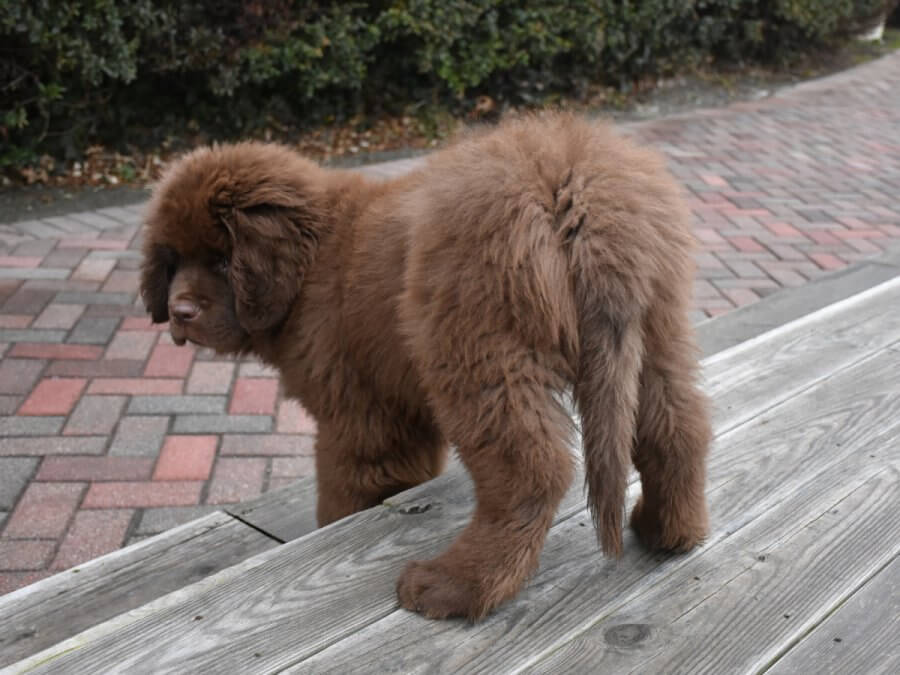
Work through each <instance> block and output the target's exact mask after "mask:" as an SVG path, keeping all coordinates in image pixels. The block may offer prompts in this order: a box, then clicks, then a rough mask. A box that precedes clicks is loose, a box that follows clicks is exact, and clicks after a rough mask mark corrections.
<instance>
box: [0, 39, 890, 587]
mask: <svg viewBox="0 0 900 675" xmlns="http://www.w3.org/2000/svg"><path fill="white" fill-rule="evenodd" d="M623 131H624V133H627V134H630V135H634V136H637V137H639V138H640V139H642V140H644V141H647V142H649V143H650V144H652V145H654V146H656V147H657V148H659V149H660V150H662V152H663V153H665V154H666V155H667V156H668V159H669V166H670V168H671V170H672V171H673V173H675V175H676V176H677V178H678V179H679V180H680V181H681V182H682V183H683V185H684V186H685V192H686V195H687V198H688V201H689V205H690V207H691V209H692V211H693V214H694V224H695V231H696V234H697V239H698V241H699V242H700V249H699V251H698V253H697V266H698V279H697V284H696V287H695V289H694V301H695V310H694V315H695V318H697V319H700V318H703V317H708V316H716V315H718V314H722V313H724V312H728V311H730V310H731V309H733V308H734V307H738V306H741V305H744V304H748V303H751V302H755V301H756V300H758V299H759V298H761V297H764V296H765V295H767V294H769V293H771V292H773V291H774V290H777V289H778V288H782V287H789V286H798V285H801V284H803V283H806V282H807V281H808V280H810V279H812V278H814V277H817V276H819V275H821V274H823V273H825V272H827V271H830V270H835V269H840V268H842V267H845V266H846V265H848V264H851V263H853V262H855V261H857V260H861V259H863V258H865V257H867V256H870V255H872V254H874V253H876V252H878V251H880V250H881V249H882V248H883V247H885V246H886V245H887V244H888V243H890V242H891V241H894V240H897V239H900V201H898V199H897V197H896V194H897V190H898V188H897V186H898V185H900V141H898V139H900V52H898V53H895V54H893V55H891V56H889V57H886V58H884V59H881V60H879V61H876V62H873V63H871V64H868V65H865V66H863V67H861V68H858V69H855V70H852V71H848V72H847V73H844V74H840V75H836V76H833V77H830V78H826V79H825V80H822V81H818V82H813V83H810V84H807V85H801V86H800V87H796V88H794V89H792V90H787V91H784V92H781V93H780V94H778V95H776V96H775V97H773V98H770V99H767V100H762V101H756V102H751V103H742V104H738V105H734V106H731V107H729V108H724V109H721V110H716V111H700V112H696V113H691V114H686V115H683V116H679V117H676V118H670V119H664V120H658V121H651V122H643V123H639V124H633V125H625V126H624V127H623ZM419 162H420V160H403V161H400V162H394V163H390V164H382V165H378V166H374V167H369V168H368V169H366V171H367V172H368V173H370V174H372V175H376V176H383V177H389V176H395V175H399V174H402V173H404V172H406V171H408V170H409V169H411V168H412V167H414V166H416V165H417V164H418V163H419ZM142 209H143V206H142V205H137V206H129V207H120V208H110V209H100V210H99V211H96V212H92V213H89V214H77V213H75V214H71V215H70V216H66V217H63V218H62V219H51V220H50V221H41V220H30V221H24V222H19V223H9V224H0V270H2V274H0V469H2V470H0V593H6V592H9V591H11V590H14V589H16V588H19V587H21V586H23V585H25V584H29V583H33V582H34V581H37V580H39V579H41V578H44V577H45V576H47V575H49V574H50V573H52V572H54V571H58V570H62V569H66V568H68V567H71V566H73V565H77V564H80V563H81V562H83V561H85V560H87V559H89V558H92V557H94V556H97V555H100V554H102V553H105V552H107V551H110V550H113V549H115V548H117V547H118V546H121V545H123V544H124V543H126V542H128V541H130V540H132V539H133V538H135V537H141V536H146V535H147V534H149V533H153V532H158V531H160V529H162V528H164V527H169V526H172V525H174V524H176V523H178V522H183V521H184V520H186V519H190V518H191V517H196V516H198V515H201V514H203V513H208V512H209V510H211V509H215V508H217V505H221V504H225V503H229V502H233V501H237V500H243V499H247V498H250V497H254V496H256V495H258V494H259V493H260V492H262V491H265V490H268V489H272V488H274V487H278V486H281V485H284V484H286V483H288V482H290V481H293V480H296V478H298V477H300V476H304V475H310V474H311V473H312V472H313V471H314V457H313V447H314V437H315V432H316V426H315V422H314V421H313V420H312V419H311V418H310V417H309V415H308V414H306V412H305V411H304V410H303V409H302V408H301V407H300V406H299V405H298V404H297V403H296V402H293V401H287V400H284V399H283V398H282V396H281V394H280V392H279V388H278V383H277V380H276V377H275V374H274V373H273V372H272V371H271V370H270V369H267V368H264V367H262V366H261V365H260V364H258V363H256V362H253V361H249V362H243V363H236V362H235V361H232V360H228V359H222V358H220V357H216V356H215V355H213V354H211V353H210V352H208V351H207V350H195V349H194V348H192V347H176V346H174V345H173V344H172V342H171V340H170V339H169V336H168V334H167V331H166V326H165V325H154V324H152V323H150V320H149V318H148V317H147V316H146V314H145V313H144V311H143V309H142V307H141V306H140V301H139V299H138V297H137V284H138V278H139V272H138V266H139V263H140V244H141V241H140V235H139V233H138V224H139V222H140V217H141V211H142ZM67 221H68V222H70V223H71V224H73V225H77V226H78V227H77V229H78V232H79V234H70V233H66V232H64V231H63V229H61V228H59V227H56V226H55V225H54V223H56V224H60V223H65V222H67ZM101 223H102V225H103V227H102V228H101V227H100V226H99V224H101ZM70 229H73V228H70Z"/></svg>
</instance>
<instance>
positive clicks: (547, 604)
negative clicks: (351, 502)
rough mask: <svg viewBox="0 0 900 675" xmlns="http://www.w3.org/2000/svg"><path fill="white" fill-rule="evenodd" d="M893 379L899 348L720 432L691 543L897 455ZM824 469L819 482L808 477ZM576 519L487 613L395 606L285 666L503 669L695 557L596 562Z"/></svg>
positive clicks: (856, 479) (848, 482)
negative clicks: (698, 529) (428, 614)
mask: <svg viewBox="0 0 900 675" xmlns="http://www.w3.org/2000/svg"><path fill="white" fill-rule="evenodd" d="M898 377H900V357H898V355H896V354H892V353H891V352H890V351H887V350H885V351H884V352H882V353H881V354H880V357H879V358H874V359H870V360H869V361H868V362H867V363H865V364H860V366H859V367H857V368H854V369H852V370H848V371H845V372H844V373H842V375H841V376H840V377H835V378H834V379H833V380H831V381H826V382H825V383H823V384H822V385H821V387H820V388H819V389H818V390H816V391H812V392H809V393H808V394H807V395H806V396H804V397H801V398H798V399H794V400H792V401H790V402H788V403H786V404H784V405H783V406H782V407H781V408H779V409H776V410H772V411H771V414H770V415H767V416H765V417H762V418H759V419H757V420H754V421H753V422H751V423H749V424H748V425H746V426H745V427H741V428H739V429H737V430H735V431H734V432H732V433H729V434H726V435H725V436H724V437H722V438H720V439H719V440H718V441H717V443H716V447H715V449H714V451H713V453H712V456H711V461H710V486H711V488H710V506H711V510H712V516H713V526H714V531H713V534H712V535H711V538H710V541H709V542H708V543H707V544H706V545H705V546H704V547H703V549H701V552H704V551H706V550H707V549H710V548H711V547H714V546H715V544H716V542H717V541H719V540H722V539H727V538H728V537H729V536H731V535H732V534H733V533H735V532H737V531H739V530H740V529H741V528H742V527H744V526H745V525H746V524H747V523H749V522H752V521H753V519H755V518H757V517H759V516H760V515H762V514H763V513H765V511H767V510H769V509H771V508H772V507H773V505H775V504H778V503H780V502H782V501H783V500H784V499H786V498H788V497H790V496H791V495H794V494H795V493H796V492H797V491H798V490H800V489H801V488H802V487H803V486H804V485H806V486H807V489H813V488H814V489H816V490H818V491H823V490H829V489H832V488H835V487H837V488H845V487H848V486H850V487H852V486H853V485H859V484H860V482H861V481H862V480H865V479H866V478H867V477H870V476H871V475H873V473H874V472H877V471H880V470H882V469H883V468H884V466H885V463H886V462H889V461H891V460H896V459H900V444H898V443H897V442H895V443H894V445H893V446H890V445H889V444H887V441H885V434H889V433H891V430H892V429H893V430H894V431H893V433H900V419H898V417H900V400H898V397H896V396H895V395H894V394H895V393H896V386H895V384H894V382H896V381H897V378H898ZM873 446H874V447H875V448H881V449H876V450H874V451H873V452H871V453H869V452H866V453H865V454H864V455H863V456H864V457H865V458H866V459H865V460H862V459H860V457H859V454H860V452H861V451H862V450H863V449H865V448H869V447H873ZM888 453H893V454H892V455H890V454H888ZM869 454H874V455H875V456H874V457H868V455H869ZM829 467H830V468H829ZM826 468H828V470H829V471H830V474H829V475H830V479H829V480H828V481H826V480H825V479H824V478H823V477H821V476H818V477H816V478H811V477H812V476H815V474H816V472H818V471H821V470H823V469H826ZM810 485H811V486H812V488H810V487H809V486H810ZM634 492H637V490H634ZM797 503H798V502H796V501H794V502H793V503H792V505H791V506H790V507H789V508H788V509H787V513H788V514H792V513H794V511H796V509H797ZM828 503H829V504H830V503H831V502H828ZM582 527H590V519H589V517H588V516H587V515H586V514H580V515H579V516H576V517H573V518H571V519H569V520H567V521H565V522H563V523H561V524H560V525H558V526H556V527H555V528H554V529H553V530H552V531H551V533H550V537H549V538H548V542H547V546H546V549H545V551H544V555H543V556H542V560H541V569H540V571H539V573H538V574H537V576H536V577H535V579H533V580H532V582H531V583H530V584H529V586H528V587H527V588H526V589H525V590H524V591H523V593H522V594H521V595H520V596H519V597H518V598H517V599H516V601H515V602H514V603H511V604H510V605H509V606H507V607H503V608H501V609H500V610H499V611H498V612H497V613H496V614H495V615H494V616H493V617H491V618H490V619H489V620H488V621H486V622H484V623H482V624H479V625H477V626H473V627H467V626H463V625H462V624H453V623H439V622H430V623H423V622H421V621H420V620H418V617H415V616H414V615H412V614H409V613H406V612H403V611H398V612H395V613H393V614H391V615H389V616H387V617H385V618H384V619H382V620H380V621H378V622H376V623H373V624H372V625H370V626H368V627H366V628H365V629H363V630H362V631H360V632H358V633H356V634H354V635H353V636H351V637H349V638H347V639H345V640H343V641H341V642H339V643H336V644H335V645H332V646H331V647H329V648H328V649H327V650H324V651H322V652H320V653H318V654H316V655H314V656H313V657H311V658H310V659H309V660H307V661H304V662H302V663H300V664H298V666H297V668H296V672H310V673H312V672H320V671H324V672H339V671H340V670H342V669H345V670H346V671H347V672H355V671H356V669H358V671H359V672H366V671H368V672H380V671H382V670H384V669H390V668H392V667H396V666H397V665H398V664H402V666H403V668H402V670H403V672H425V671H426V670H428V671H429V672H430V670H431V669H432V668H433V669H434V671H435V672H470V671H471V672H499V671H504V672H509V671H510V670H512V669H514V667H515V666H516V665H517V664H518V665H522V664H523V663H524V664H527V663H528V662H529V655H533V654H535V652H536V651H538V652H539V650H541V649H545V650H547V651H549V650H550V649H552V648H553V647H554V646H558V645H562V644H564V643H565V642H566V641H567V640H569V639H571V638H572V637H573V636H575V635H577V634H578V633H579V632H581V631H583V630H584V629H585V628H586V627H588V626H590V625H591V624H592V623H594V622H595V621H596V620H597V619H599V618H601V617H602V616H604V614H607V613H609V612H610V611H612V610H614V609H615V608H616V607H618V606H619V605H621V604H622V603H623V602H625V601H626V598H627V597H630V596H631V595H635V594H640V593H643V592H646V591H647V589H649V588H650V587H652V586H653V584H654V583H656V582H658V580H659V579H660V578H661V577H664V576H666V575H669V574H672V573H673V570H674V569H677V568H678V567H680V566H681V565H683V564H685V563H686V562H687V561H689V560H692V559H693V557H695V555H696V554H694V555H691V556H682V557H675V558H668V559H667V558H664V557H661V556H654V555H652V554H649V553H647V552H645V551H643V550H641V549H640V547H638V546H637V544H636V542H634V541H633V540H632V539H631V538H629V539H628V540H626V554H625V557H624V559H623V560H622V561H620V562H619V563H618V564H616V563H615V562H611V561H603V560H602V559H601V558H599V556H598V555H597V552H596V547H595V546H592V545H591V544H592V542H590V541H589V538H585V537H584V536H583V530H582V532H581V533H579V531H578V530H579V528H582ZM775 527H777V522H776V523H775ZM579 534H581V536H579ZM376 645H377V647H376ZM392 664H393V665H392ZM426 665H427V666H428V667H427V668H426V667H425V666H426ZM557 672H586V671H578V670H560V671H557ZM612 672H618V671H612Z"/></svg>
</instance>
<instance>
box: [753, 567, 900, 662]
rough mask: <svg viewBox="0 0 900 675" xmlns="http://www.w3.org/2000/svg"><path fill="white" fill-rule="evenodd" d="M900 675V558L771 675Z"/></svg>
mask: <svg viewBox="0 0 900 675" xmlns="http://www.w3.org/2000/svg"><path fill="white" fill-rule="evenodd" d="M801 672H807V673H821V674H822V675H844V674H845V673H867V674H868V675H880V674H881V673H883V674H884V675H894V674H895V673H900V558H894V560H893V561H891V562H890V563H889V564H888V565H887V567H885V568H884V569H883V570H881V571H879V572H878V573H877V574H876V575H875V576H874V577H873V578H872V579H869V581H868V582H867V583H866V585H865V586H863V587H862V588H861V589H859V590H858V591H857V592H856V593H855V594H854V595H852V596H851V597H849V598H848V599H847V601H846V602H844V604H843V605H841V606H840V607H839V608H838V609H837V611H835V612H834V614H832V615H831V616H829V617H828V618H827V619H825V621H823V622H822V623H821V624H819V625H818V626H816V627H815V628H814V629H813V630H812V632H811V633H809V634H808V635H806V636H805V637H804V638H803V639H802V641H801V642H800V643H799V644H798V645H796V646H794V647H793V648H792V649H791V650H790V651H789V652H787V654H785V655H784V656H783V657H781V658H779V659H778V660H777V661H776V662H775V663H774V664H773V666H772V667H771V669H769V670H767V671H766V673H769V674H770V675H795V673H801Z"/></svg>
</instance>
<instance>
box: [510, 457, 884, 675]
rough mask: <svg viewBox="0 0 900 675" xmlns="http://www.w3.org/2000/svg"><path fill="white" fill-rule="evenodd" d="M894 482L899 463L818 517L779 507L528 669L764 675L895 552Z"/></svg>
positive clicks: (836, 498)
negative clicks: (776, 517) (754, 674)
mask: <svg viewBox="0 0 900 675" xmlns="http://www.w3.org/2000/svg"><path fill="white" fill-rule="evenodd" d="M898 478H900V462H897V461H895V462H894V463H893V465H892V466H890V467H887V468H885V469H884V470H883V471H881V472H880V473H879V474H878V475H876V476H874V477H873V478H871V479H870V480H868V481H867V482H866V483H864V484H863V485H861V486H858V487H857V488H856V489H855V490H853V491H852V492H850V493H849V494H848V493H847V492H846V491H845V490H844V489H842V488H843V485H842V484H840V483H838V484H837V485H835V486H834V488H833V489H832V490H830V491H829V493H828V494H826V495H825V496H830V497H831V498H832V499H831V500H830V501H831V503H830V504H827V505H826V503H827V500H826V501H825V502H823V501H822V500H821V499H817V500H815V502H814V503H816V504H818V505H819V506H824V507H825V508H824V509H821V510H819V511H818V512H816V510H815V509H811V508H810V506H811V504H810V505H804V506H803V507H802V508H800V509H799V510H798V511H795V512H793V517H792V514H791V512H785V510H784V509H782V508H779V509H776V512H777V514H778V515H779V516H780V519H779V520H778V521H776V522H770V520H772V518H771V517H766V518H763V519H760V521H759V522H758V523H753V524H752V525H751V526H750V527H748V528H747V529H746V532H743V533H741V534H739V535H738V536H736V537H733V538H731V539H728V540H725V542H723V545H722V546H721V547H718V548H719V549H720V550H719V551H717V554H716V555H714V556H712V557H710V556H708V555H707V556H699V557H698V558H697V559H696V560H695V561H692V563H691V564H689V565H686V566H684V567H683V568H682V569H679V570H678V571H677V573H675V574H673V575H670V576H669V577H667V578H666V579H665V580H664V581H663V582H662V583H659V584H656V585H654V587H653V588H652V589H650V590H649V592H647V593H644V594H642V595H641V596H639V597H636V598H634V599H631V601H629V602H626V603H625V604H624V605H623V606H622V607H621V608H620V609H618V610H617V611H615V612H613V613H611V614H610V615H608V616H605V617H603V618H602V619H601V620H600V621H598V622H596V623H595V624H594V625H592V626H591V628H590V629H589V630H587V631H585V632H584V633H582V634H581V635H580V636H578V638H577V639H575V640H573V641H570V642H569V643H568V644H566V645H565V646H564V647H563V648H562V649H559V650H558V651H556V652H555V653H553V654H552V655H550V656H549V657H548V658H547V659H545V660H544V661H542V662H540V663H539V664H538V665H537V666H535V667H534V668H532V669H528V670H526V671H525V672H528V673H561V672H587V670H586V669H591V670H593V671H594V672H633V671H638V672H648V673H663V672H665V673H674V672H685V673H688V672H689V673H723V672H727V673H749V672H761V671H762V670H763V669H764V668H765V667H766V666H767V665H768V664H769V663H771V662H772V661H773V660H774V658H775V657H776V656H777V655H778V654H779V653H780V652H781V651H783V650H784V648H785V646H786V645H789V644H791V643H792V642H794V641H795V640H796V639H797V638H798V637H799V636H800V635H802V634H803V633H804V632H806V631H807V630H808V629H809V627H810V626H813V625H815V624H817V623H818V622H819V621H821V619H822V617H823V616H825V615H827V614H828V613H829V612H830V611H831V610H832V609H833V608H834V607H836V606H838V605H839V604H840V603H841V602H843V601H844V600H845V599H846V598H847V597H848V596H850V595H851V594H852V593H853V592H854V590H855V589H856V588H857V587H858V585H859V583H860V580H864V579H866V578H868V577H870V576H872V575H873V574H874V573H875V572H876V571H877V570H879V569H880V568H881V567H882V566H883V565H885V563H886V562H888V561H890V560H891V559H893V558H894V557H896V555H897V554H898V552H900V519H897V517H896V513H897V511H898V509H900V490H898V489H897V488H898ZM810 487H812V488H815V487H817V486H815V485H813V486H810ZM801 498H803V496H802V495H801ZM788 505H790V506H793V505H794V498H793V497H792V498H791V499H789V500H788V501H787V502H785V506H788ZM798 516H799V517H798ZM795 672H796V671H795ZM802 672H818V671H812V670H806V669H804V670H803V671H802Z"/></svg>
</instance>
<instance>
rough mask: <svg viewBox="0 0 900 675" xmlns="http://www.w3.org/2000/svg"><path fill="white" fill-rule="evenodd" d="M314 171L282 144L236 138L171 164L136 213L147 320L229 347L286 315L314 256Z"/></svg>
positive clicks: (319, 217) (318, 227) (179, 335)
mask: <svg viewBox="0 0 900 675" xmlns="http://www.w3.org/2000/svg"><path fill="white" fill-rule="evenodd" d="M320 172H321V170H320V169H319V168H318V167H317V166H316V165H314V164H313V163H311V162H308V161H306V160H304V159H303V158H301V157H299V156H298V155H297V154H295V153H294V152H292V151H290V150H288V149H287V148H284V147H281V146H277V145H270V144H262V143H241V144H237V145H227V146H221V147H215V148H203V149H200V150H197V151H194V152H193V153H191V154H189V155H187V156H186V157H184V158H182V159H181V160H179V161H178V162H176V163H175V164H174V165H173V166H172V167H171V168H170V169H169V170H168V171H167V172H166V174H165V176H164V177H163V178H162V180H161V181H160V183H159V185H158V186H157V188H156V189H155V191H154V195H153V199H152V200H151V203H150V207H149V211H148V214H147V219H146V229H145V240H144V262H143V267H142V275H141V295H142V296H143V299H144V304H145V306H146V307H147V311H148V312H149V313H150V314H151V316H152V318H153V321H154V323H162V322H164V321H167V320H168V321H169V322H170V331H171V333H172V338H173V340H174V341H175V342H176V343H177V344H183V343H184V342H185V341H186V340H190V341H191V342H194V343H197V344H200V345H203V346H207V347H212V348H213V349H215V350H216V351H218V352H223V353H233V352H240V351H244V350H246V349H248V348H249V346H250V344H251V338H252V336H254V335H256V334H260V333H264V332H266V331H270V330H272V329H273V328H275V327H276V326H278V325H279V324H280V323H281V322H282V321H283V320H284V319H285V317H286V316H287V314H288V312H289V311H290V309H291V307H292V306H293V304H294V302H295V301H296V299H297V295H298V293H299V292H300V287H301V284H302V282H303V277H304V274H305V273H306V271H307V270H308V268H309V267H310V265H311V264H312V261H313V259H314V257H315V254H316V250H317V248H318V241H319V237H320V236H321V234H322V231H323V230H322V228H323V227H324V217H323V214H322V209H321V208H320V204H321V203H322V195H321V187H320V183H321V181H320V180H319V174H320Z"/></svg>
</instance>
